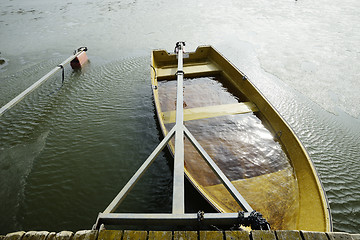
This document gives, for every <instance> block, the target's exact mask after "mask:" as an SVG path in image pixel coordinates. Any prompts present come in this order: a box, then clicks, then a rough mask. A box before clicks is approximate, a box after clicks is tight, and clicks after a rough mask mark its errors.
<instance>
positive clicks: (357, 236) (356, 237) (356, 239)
mask: <svg viewBox="0 0 360 240" xmlns="http://www.w3.org/2000/svg"><path fill="white" fill-rule="evenodd" d="M351 237H352V238H353V239H354V240H360V234H351Z"/></svg>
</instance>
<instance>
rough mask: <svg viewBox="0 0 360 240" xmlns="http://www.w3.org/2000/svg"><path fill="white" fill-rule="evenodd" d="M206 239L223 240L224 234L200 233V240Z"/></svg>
mask: <svg viewBox="0 0 360 240" xmlns="http://www.w3.org/2000/svg"><path fill="white" fill-rule="evenodd" d="M205 239H213V240H223V239H224V234H223V232H221V231H200V240H205Z"/></svg>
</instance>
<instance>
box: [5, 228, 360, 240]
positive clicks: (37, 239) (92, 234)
mask: <svg viewBox="0 0 360 240" xmlns="http://www.w3.org/2000/svg"><path fill="white" fill-rule="evenodd" d="M127 239H138V240H152V239H163V240H186V239H189V240H193V239H194V240H202V239H215V240H217V239H219V240H231V239H234V240H235V239H239V240H282V239H290V240H340V239H341V240H360V234H349V233H343V232H331V233H330V232H329V233H325V232H308V231H287V230H282V231H260V230H256V231H251V232H250V233H249V232H246V231H132V230H121V231H120V230H101V231H97V230H83V231H78V232H76V233H73V232H69V231H62V232H59V233H55V232H48V231H29V232H24V231H21V232H14V233H9V234H7V235H6V236H0V240H127Z"/></svg>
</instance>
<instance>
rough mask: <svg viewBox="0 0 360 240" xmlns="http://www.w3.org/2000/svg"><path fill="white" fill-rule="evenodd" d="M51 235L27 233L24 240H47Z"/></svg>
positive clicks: (42, 232) (44, 232)
mask: <svg viewBox="0 0 360 240" xmlns="http://www.w3.org/2000/svg"><path fill="white" fill-rule="evenodd" d="M48 235H49V232H48V231H39V232H37V231H29V232H27V233H25V235H24V236H23V237H22V240H45V239H46V238H47V236H48Z"/></svg>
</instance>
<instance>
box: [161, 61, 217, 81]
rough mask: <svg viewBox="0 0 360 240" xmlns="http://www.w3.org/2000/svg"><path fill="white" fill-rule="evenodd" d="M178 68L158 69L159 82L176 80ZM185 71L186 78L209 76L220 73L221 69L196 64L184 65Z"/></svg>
mask: <svg viewBox="0 0 360 240" xmlns="http://www.w3.org/2000/svg"><path fill="white" fill-rule="evenodd" d="M177 70H178V69H177V66H171V67H166V68H158V69H157V78H158V80H161V79H166V78H174V77H175V76H176V75H175V74H176V72H177ZM183 70H184V73H185V76H186V77H188V76H192V75H194V74H195V75H196V74H199V73H201V75H208V74H211V73H216V72H219V71H220V69H219V68H218V67H217V66H216V65H215V64H213V63H209V62H205V63H204V64H196V65H193V64H192V65H187V64H184V66H183Z"/></svg>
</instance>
